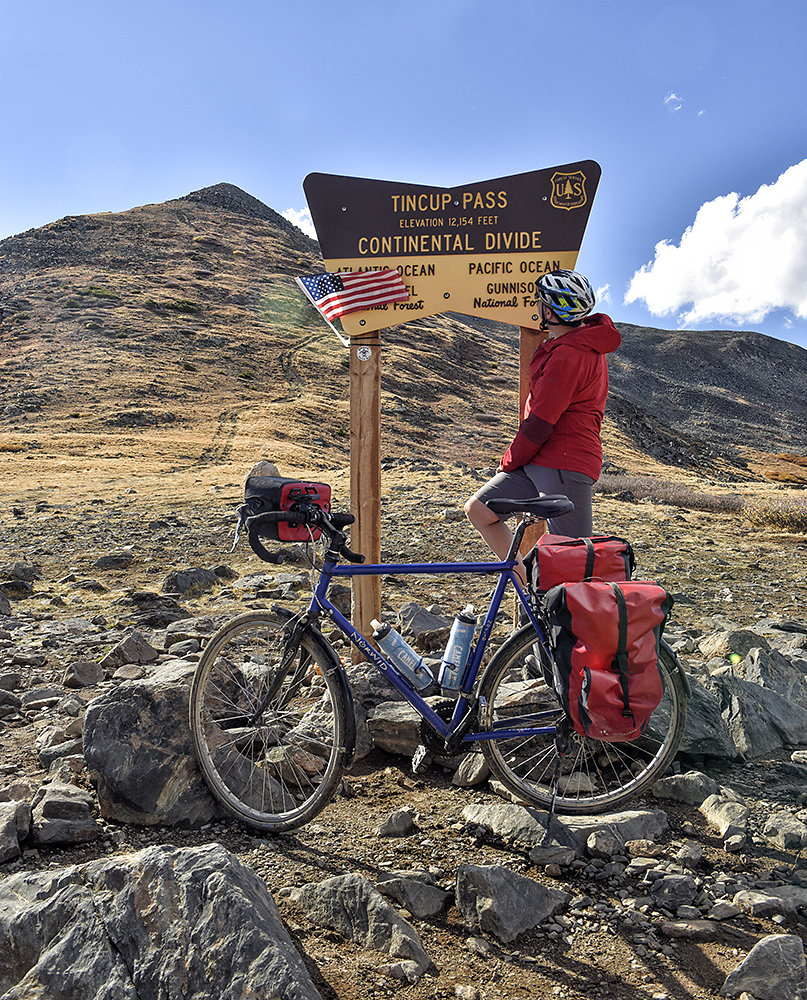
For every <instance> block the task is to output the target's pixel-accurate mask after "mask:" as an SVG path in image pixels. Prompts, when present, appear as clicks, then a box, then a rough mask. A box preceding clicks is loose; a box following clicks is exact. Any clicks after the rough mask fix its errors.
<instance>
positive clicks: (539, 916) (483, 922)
mask: <svg viewBox="0 0 807 1000" xmlns="http://www.w3.org/2000/svg"><path fill="white" fill-rule="evenodd" d="M570 899H571V895H570V894H569V893H568V892H563V891H561V890H560V889H550V888H547V887H546V886H543V885H541V884H540V883H538V882H535V881H533V880H532V879H530V878H526V877H524V876H523V875H517V874H516V873H515V872H511V871H510V870H509V869H507V868H501V867H499V866H498V865H491V866H486V865H460V867H459V868H458V869H457V908H458V909H459V911H460V912H461V913H462V915H463V918H464V919H465V920H466V921H467V922H468V923H469V924H470V925H471V926H472V927H478V928H479V929H480V930H482V931H483V932H485V933H486V934H492V935H494V936H495V937H497V938H498V939H499V940H500V941H504V942H508V941H512V940H514V939H515V938H516V937H518V935H519V934H522V933H523V932H524V931H527V930H531V929H532V928H533V927H537V926H538V925H539V924H541V923H543V921H544V920H546V919H547V918H549V917H551V916H553V915H554V914H556V913H559V912H560V911H561V910H564V909H565V908H566V906H567V905H568V903H569V900H570Z"/></svg>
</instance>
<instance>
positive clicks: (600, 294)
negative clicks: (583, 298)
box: [594, 285, 611, 302]
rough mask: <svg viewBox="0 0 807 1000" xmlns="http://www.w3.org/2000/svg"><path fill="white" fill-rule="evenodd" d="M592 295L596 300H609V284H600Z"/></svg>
mask: <svg viewBox="0 0 807 1000" xmlns="http://www.w3.org/2000/svg"><path fill="white" fill-rule="evenodd" d="M594 297H595V298H596V300H597V301H598V302H610V301H611V286H610V285H602V286H601V287H600V288H598V289H597V290H596V292H595V293H594Z"/></svg>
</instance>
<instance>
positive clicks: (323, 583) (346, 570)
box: [308, 532, 556, 743]
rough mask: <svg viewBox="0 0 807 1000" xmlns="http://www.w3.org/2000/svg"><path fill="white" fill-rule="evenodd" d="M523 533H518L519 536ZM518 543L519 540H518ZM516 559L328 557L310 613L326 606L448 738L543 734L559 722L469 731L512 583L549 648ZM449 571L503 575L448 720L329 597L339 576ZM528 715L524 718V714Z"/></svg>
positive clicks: (466, 740) (467, 739)
mask: <svg viewBox="0 0 807 1000" xmlns="http://www.w3.org/2000/svg"><path fill="white" fill-rule="evenodd" d="M519 534H520V532H519V533H517V536H516V539H518V535H519ZM516 544H517V541H516ZM514 567H515V560H505V561H503V562H450V563H373V564H369V565H365V564H350V565H348V564H344V563H336V562H334V561H331V560H326V562H325V564H324V566H323V568H322V572H321V575H320V578H319V582H318V584H317V587H316V589H315V591H314V594H313V596H312V598H311V604H310V606H309V609H308V610H309V613H310V614H313V615H318V614H320V613H321V612H322V611H324V612H325V613H326V614H327V615H328V616H329V617H330V618H331V619H332V620H333V622H334V623H335V624H336V625H337V626H338V628H339V629H340V630H341V631H342V632H343V633H344V634H345V635H346V636H347V638H348V639H350V641H351V642H352V643H353V644H354V645H355V646H357V647H358V648H359V649H360V650H361V651H362V653H363V654H364V655H365V656H366V657H367V659H368V660H369V661H370V662H371V663H372V664H373V665H374V666H375V667H376V668H377V669H378V670H380V671H381V673H382V674H383V675H384V676H385V677H386V678H387V680H388V681H389V682H390V684H392V685H393V687H394V688H395V689H396V690H397V691H399V692H400V693H401V694H402V695H403V696H404V698H405V699H406V700H407V701H408V702H409V704H410V705H412V707H413V708H414V709H415V710H416V711H417V712H418V713H419V714H420V715H421V716H422V717H423V718H424V719H426V721H427V722H428V723H429V724H430V725H431V726H432V728H433V729H434V730H435V731H436V732H437V733H438V734H439V735H440V736H441V737H442V738H443V739H444V740H446V742H449V741H451V740H452V739H453V740H456V739H457V737H458V736H460V735H461V741H462V742H464V743H471V742H475V741H479V740H491V739H505V738H507V737H510V736H520V737H524V738H526V737H529V736H538V735H548V734H550V735H551V734H554V732H555V726H554V725H552V726H543V727H535V728H524V727H523V726H521V727H519V728H518V729H513V730H511V729H508V728H506V726H505V725H503V724H501V723H500V724H499V725H497V726H496V727H495V728H494V729H492V730H489V731H482V732H467V731H464V730H467V729H469V728H470V727H471V726H472V725H473V722H474V708H475V707H476V700H475V698H474V696H473V690H474V686H475V684H476V681H477V677H478V675H479V670H480V667H481V664H482V658H483V656H484V654H485V650H486V648H487V644H488V640H489V638H490V634H491V632H492V630H493V625H494V623H495V621H496V618H497V616H498V613H499V609H500V607H501V603H502V598H503V597H504V592H505V590H506V588H507V584H508V583H511V584H512V585H513V587H514V588H515V591H516V594H517V596H518V599H519V601H520V603H521V606H522V607H523V608H524V610H525V611H526V613H527V615H528V617H529V620H530V622H531V623H532V625H533V626H534V628H535V630H536V632H537V635H538V641H540V643H541V644H542V645H543V646H544V648H546V647H547V646H548V640H547V638H546V635H545V634H544V630H543V628H542V626H541V623H540V621H539V620H538V619H537V618H536V616H535V614H534V612H533V610H532V608H531V607H530V604H529V601H528V599H527V596H526V594H525V593H524V589H523V587H522V585H521V583H520V581H519V579H518V577H517V576H516V574H515V573H514V572H513V570H514ZM410 573H411V574H434V575H440V574H447V573H475V574H485V573H498V574H499V580H498V583H497V585H496V589H495V590H494V592H493V597H492V599H491V602H490V605H489V607H488V611H487V614H486V615H485V619H484V622H483V623H482V628H481V631H480V633H479V638H478V640H477V641H476V644H475V645H474V647H473V649H472V651H471V653H470V655H469V661H468V666H467V667H466V670H465V675H464V677H463V682H462V687H461V690H460V693H459V696H458V698H457V704H456V706H455V708H454V712H453V714H452V717H451V719H450V721H449V722H448V723H446V722H445V721H444V720H443V719H441V718H440V716H439V715H438V714H437V713H436V712H435V711H434V710H433V709H432V708H431V706H430V705H428V704H427V703H426V701H425V700H424V699H423V698H422V697H421V696H420V694H419V693H418V692H417V691H416V690H415V689H414V688H413V687H412V685H411V684H409V682H408V681H407V680H406V678H404V677H402V676H401V674H400V673H399V672H398V670H397V669H396V668H395V667H394V666H393V665H392V663H390V662H389V660H387V659H386V658H385V657H384V656H383V655H382V654H381V653H379V652H378V650H376V649H375V647H374V646H372V645H371V644H370V642H368V640H367V639H366V638H365V637H364V636H363V635H362V633H361V632H359V631H358V629H356V628H355V627H354V625H353V624H352V623H351V622H350V621H348V619H347V618H345V616H344V615H343V614H341V612H340V611H339V610H338V609H337V608H336V607H335V606H334V605H333V604H332V603H331V602H330V601H329V600H328V596H327V595H328V588H329V586H330V584H331V581H332V579H333V578H334V577H339V576H345V577H353V576H377V575H389V576H393V575H405V574H410ZM554 714H556V713H555V712H546V713H537V714H533V715H531V716H527V717H526V718H527V719H530V720H535V721H539V719H540V718H541V717H542V716H548V715H554ZM522 721H523V720H522Z"/></svg>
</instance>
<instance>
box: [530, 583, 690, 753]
mask: <svg viewBox="0 0 807 1000" xmlns="http://www.w3.org/2000/svg"><path fill="white" fill-rule="evenodd" d="M545 606H546V609H547V613H548V617H549V623H550V637H551V641H552V646H553V650H554V659H555V666H554V684H555V689H556V691H557V693H558V695H559V697H560V700H561V703H562V704H563V707H564V709H565V710H566V712H567V714H568V716H569V718H570V719H571V722H572V724H573V725H574V729H575V731H576V732H578V733H580V734H581V735H584V736H590V737H592V738H593V739H597V740H604V741H606V742H612V743H618V742H622V741H627V740H634V739H636V738H637V737H638V736H640V735H641V734H642V733H643V732H644V731H645V729H646V728H647V724H648V722H649V721H650V716H651V715H652V714H653V712H654V710H655V709H656V708H657V707H658V705H659V702H660V701H661V698H662V694H663V686H662V681H661V674H660V673H659V669H658V655H659V642H660V641H661V634H662V632H663V630H664V624H665V622H666V620H667V616H668V615H669V613H670V610H671V608H672V597H670V595H669V594H668V593H667V591H666V590H664V588H663V587H660V586H659V585H658V584H657V583H653V582H651V581H645V580H633V581H625V582H622V583H612V582H608V583H606V582H597V581H594V582H591V583H571V584H565V585H562V586H559V587H554V588H553V589H552V590H551V591H550V592H549V593H548V594H547V595H546V599H545Z"/></svg>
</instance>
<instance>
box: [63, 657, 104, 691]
mask: <svg viewBox="0 0 807 1000" xmlns="http://www.w3.org/2000/svg"><path fill="white" fill-rule="evenodd" d="M103 679H104V670H103V667H102V666H101V664H100V663H95V662H94V661H93V660H76V662H75V663H71V664H70V666H69V667H68V668H67V669H66V670H65V672H64V674H63V675H62V684H64V686H65V687H68V688H83V687H92V686H93V685H95V684H98V683H99V682H100V681H102V680H103Z"/></svg>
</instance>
